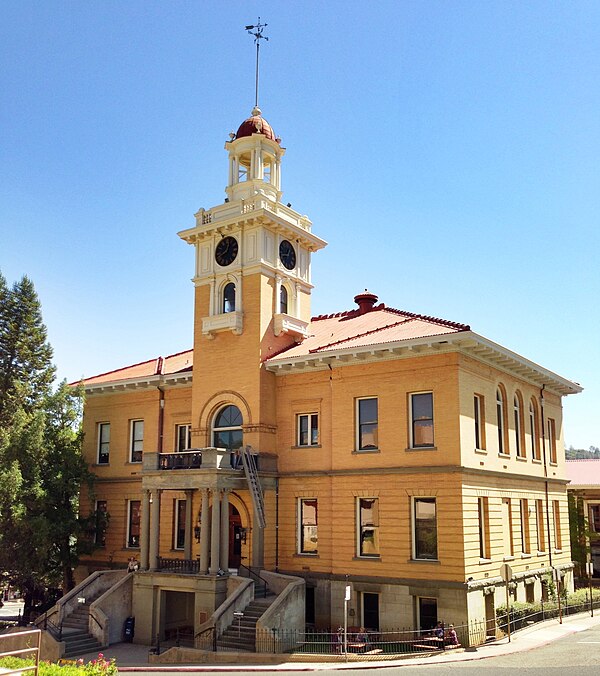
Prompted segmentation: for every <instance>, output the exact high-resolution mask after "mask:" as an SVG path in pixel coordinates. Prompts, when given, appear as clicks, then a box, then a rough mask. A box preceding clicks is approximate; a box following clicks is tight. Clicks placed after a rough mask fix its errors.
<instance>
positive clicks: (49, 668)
mask: <svg viewBox="0 0 600 676" xmlns="http://www.w3.org/2000/svg"><path fill="white" fill-rule="evenodd" d="M32 664H34V660H32V659H24V658H22V657H3V658H2V659H0V667H1V668H4V669H19V668H20V667H28V666H31V665H32ZM117 673H118V669H117V665H116V663H115V660H114V658H113V659H111V660H107V659H106V658H105V657H104V655H103V654H102V653H99V654H98V657H97V658H96V659H95V660H91V661H90V662H88V663H87V664H86V663H84V661H83V660H77V661H76V662H72V663H69V664H64V665H62V666H61V665H60V664H56V663H55V662H40V666H39V676H116V674H117Z"/></svg>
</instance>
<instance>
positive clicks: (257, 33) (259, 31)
mask: <svg viewBox="0 0 600 676" xmlns="http://www.w3.org/2000/svg"><path fill="white" fill-rule="evenodd" d="M267 26H268V24H266V23H262V24H261V22H260V17H258V21H257V23H256V25H254V26H246V30H247V31H248V33H250V35H254V44H255V45H256V96H255V99H254V107H255V108H258V53H259V51H260V41H261V40H267V42H268V41H269V38H268V37H267V36H266V35H263V29H264V28H266V27H267ZM252 31H254V32H252Z"/></svg>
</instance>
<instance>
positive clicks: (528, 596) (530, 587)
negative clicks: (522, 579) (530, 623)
mask: <svg viewBox="0 0 600 676" xmlns="http://www.w3.org/2000/svg"><path fill="white" fill-rule="evenodd" d="M534 601H535V587H534V583H533V582H526V583H525V602H526V603H534Z"/></svg>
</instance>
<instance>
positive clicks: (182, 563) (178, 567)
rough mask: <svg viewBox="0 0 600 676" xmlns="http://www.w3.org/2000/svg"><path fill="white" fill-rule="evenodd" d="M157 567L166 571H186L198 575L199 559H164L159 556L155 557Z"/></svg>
mask: <svg viewBox="0 0 600 676" xmlns="http://www.w3.org/2000/svg"><path fill="white" fill-rule="evenodd" d="M157 564H158V565H157V568H158V570H162V571H163V572H168V573H187V574H193V575H198V573H199V572H200V561H199V560H198V559H165V558H164V557H162V556H159V557H158V559H157Z"/></svg>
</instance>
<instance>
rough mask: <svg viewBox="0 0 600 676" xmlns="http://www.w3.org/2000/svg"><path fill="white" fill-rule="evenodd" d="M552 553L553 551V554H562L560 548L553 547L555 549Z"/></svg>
mask: <svg viewBox="0 0 600 676" xmlns="http://www.w3.org/2000/svg"><path fill="white" fill-rule="evenodd" d="M554 553H555V554H562V553H563V550H562V549H555V550H554Z"/></svg>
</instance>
